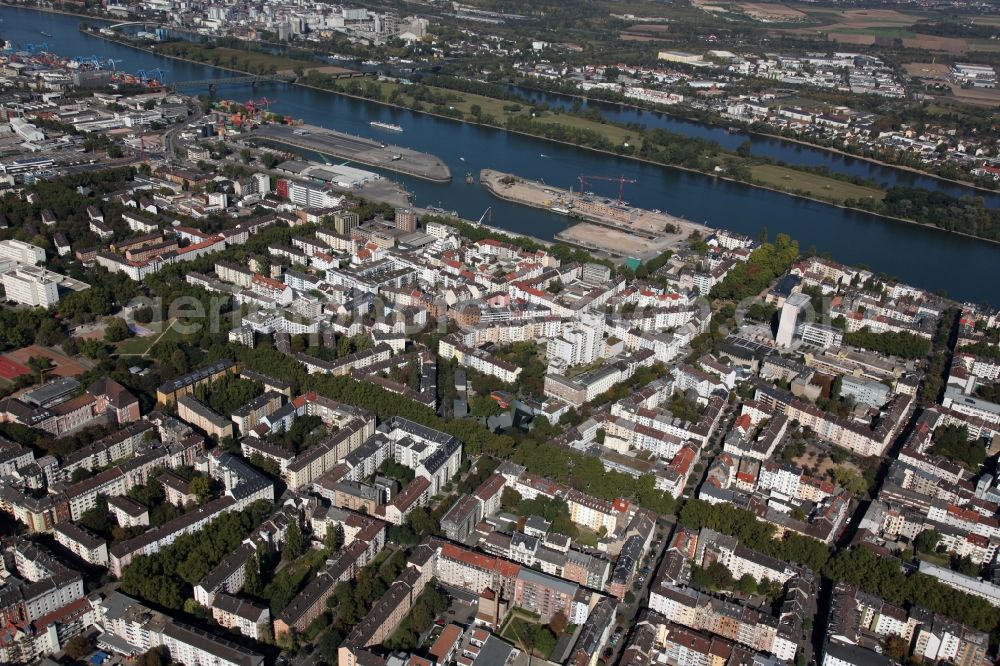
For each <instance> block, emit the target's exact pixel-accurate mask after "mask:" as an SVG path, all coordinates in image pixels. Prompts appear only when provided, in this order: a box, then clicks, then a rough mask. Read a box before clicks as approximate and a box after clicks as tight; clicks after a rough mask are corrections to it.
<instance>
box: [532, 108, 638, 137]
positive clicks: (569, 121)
mask: <svg viewBox="0 0 1000 666" xmlns="http://www.w3.org/2000/svg"><path fill="white" fill-rule="evenodd" d="M535 122H536V123H547V124H550V125H565V126H567V127H574V128H577V129H585V130H593V131H594V132H597V133H598V134H600V135H601V136H603V137H604V138H606V139H608V140H609V141H611V142H612V143H615V144H621V143H624V142H625V141H626V140H628V141H630V142H632V143H635V144H638V143H640V142H641V137H640V135H639V134H637V133H636V132H633V131H632V130H630V129H626V128H624V127H619V126H617V125H611V124H608V123H599V122H596V121H594V120H590V119H589V118H581V117H579V116H573V115H569V114H566V113H547V114H544V115H542V116H540V117H538V118H535Z"/></svg>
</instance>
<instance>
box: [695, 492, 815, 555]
mask: <svg viewBox="0 0 1000 666" xmlns="http://www.w3.org/2000/svg"><path fill="white" fill-rule="evenodd" d="M678 522H679V523H680V524H681V525H683V526H684V527H686V528H688V529H692V530H700V529H701V528H702V527H709V528H711V529H713V530H715V531H717V532H722V533H723V534H728V535H730V536H734V537H736V538H737V539H739V542H740V543H741V544H743V545H744V546H746V547H748V548H752V549H753V550H756V551H760V552H761V553H764V554H765V555H770V556H771V557H776V558H778V559H779V560H785V561H788V562H796V563H798V564H802V565H804V566H807V567H809V568H810V569H812V570H813V571H822V570H823V566H824V565H825V564H826V562H827V560H828V559H829V557H830V550H829V548H827V546H826V544H824V543H822V542H820V541H817V540H816V539H813V538H811V537H807V536H802V535H799V534H786V535H785V537H784V538H783V539H781V540H778V539H776V538H775V536H774V534H775V528H774V526H773V525H770V524H768V523H762V522H761V521H759V520H757V516H756V515H754V514H753V513H752V512H750V511H747V510H746V509H741V508H738V507H734V506H730V505H726V504H709V503H708V502H705V501H702V500H696V499H691V500H688V501H687V502H685V503H684V506H683V507H681V510H680V513H679V514H678Z"/></svg>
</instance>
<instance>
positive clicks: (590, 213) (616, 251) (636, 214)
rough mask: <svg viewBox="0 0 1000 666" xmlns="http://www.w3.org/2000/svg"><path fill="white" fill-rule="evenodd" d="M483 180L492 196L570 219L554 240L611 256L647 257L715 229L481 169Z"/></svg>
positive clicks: (667, 215) (481, 181)
mask: <svg viewBox="0 0 1000 666" xmlns="http://www.w3.org/2000/svg"><path fill="white" fill-rule="evenodd" d="M479 182H480V183H481V184H482V186H483V187H485V188H486V189H487V190H488V191H489V192H490V193H491V194H493V195H494V196H496V197H498V198H500V199H504V200H505V201H510V202H513V203H517V204H521V205H524V206H531V207H533V208H540V209H542V210H548V211H551V212H554V213H560V214H563V215H566V216H567V217H568V218H569V219H570V220H571V221H572V222H573V224H572V226H570V227H569V228H568V229H565V230H563V231H561V232H559V233H558V234H556V239H557V240H561V241H564V242H567V243H570V244H573V245H579V246H581V247H585V248H587V249H591V250H596V251H599V252H603V253H605V254H608V255H609V256H619V257H636V258H640V259H648V258H651V257H655V256H656V255H657V254H660V253H661V252H664V251H665V250H669V249H672V248H674V247H676V246H677V245H678V244H679V243H680V242H681V241H683V240H684V239H686V238H687V237H688V236H690V235H691V233H692V232H694V231H697V232H699V233H706V232H711V228H710V227H708V226H706V225H703V224H698V223H695V222H692V221H690V220H685V219H683V218H680V217H675V216H673V215H669V214H667V213H664V212H662V211H658V210H646V209H644V208H636V207H634V206H629V205H628V204H626V203H624V202H619V201H617V200H615V199H608V198H606V197H600V196H597V195H594V194H588V193H579V192H573V191H572V190H566V189H563V188H560V187H554V186H552V185H547V184H546V183H543V182H540V181H534V180H527V179H524V178H520V177H518V176H515V175H513V174H509V173H503V172H501V171H494V170H492V169H483V170H482V171H481V172H480V174H479Z"/></svg>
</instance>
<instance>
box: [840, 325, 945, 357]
mask: <svg viewBox="0 0 1000 666" xmlns="http://www.w3.org/2000/svg"><path fill="white" fill-rule="evenodd" d="M844 342H845V343H846V344H849V345H851V346H853V347H862V348H864V349H871V350H872V351H876V352H879V353H880V354H888V355H890V356H899V357H900V358H910V359H917V358H923V357H925V356H927V354H928V353H930V351H931V341H930V340H928V339H927V338H922V337H920V336H919V335H915V334H913V333H907V332H905V331H902V332H895V331H887V332H885V333H875V332H874V331H872V330H871V329H869V328H868V327H867V326H865V327H864V328H862V329H861V330H860V331H854V332H853V333H844Z"/></svg>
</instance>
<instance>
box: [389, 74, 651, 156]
mask: <svg viewBox="0 0 1000 666" xmlns="http://www.w3.org/2000/svg"><path fill="white" fill-rule="evenodd" d="M377 83H378V85H379V87H381V88H382V93H383V95H385V97H386V98H388V97H389V95H390V94H391V93H392V91H393V90H399V91H400V93H401V94H402V95H403V103H404V104H411V103H412V102H413V97H412V96H411V95H410V92H409V90H408V88H409V86H404V85H400V84H396V83H392V82H390V81H378V82H377ZM431 89H432V90H434V91H435V92H438V93H441V94H444V95H447V96H449V97H450V98H451V100H452V101H451V102H450V103H449V106H451V107H453V108H455V109H457V110H459V111H461V112H462V114H463V116H465V117H468V116H470V115H472V107H473V106H479V108H480V109H481V110H482V113H483V115H486V114H490V115H493V116H494V117H495V118H505V117H507V116H510V115H521V116H527V115H528V114H529V113H531V107H530V106H528V105H526V104H518V103H517V102H511V101H508V100H502V99H495V98H493V97H484V96H482V95H475V94H473V93H466V92H459V91H457V90H448V89H446V88H431ZM514 104H518V105H519V106H520V107H521V109H520V111H517V112H514V113H511V112H509V111H506V110H504V107H505V106H506V107H510V106H512V105H514ZM425 106H426V105H425ZM535 120H536V121H537V122H540V123H548V124H552V125H565V126H567V127H575V128H578V129H588V130H593V131H595V132H597V133H599V134H601V135H602V136H604V137H605V138H607V139H609V140H611V141H613V142H615V143H623V142H624V141H626V140H627V139H630V138H632V139H634V138H635V136H636V135H635V132H631V131H629V130H627V129H625V128H624V127H618V126H616V125H609V124H605V123H600V122H596V121H594V120H589V119H587V118H581V117H579V116H572V115H568V114H564V113H552V112H548V113H543V114H541V115H539V116H537V117H536V118H535Z"/></svg>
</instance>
